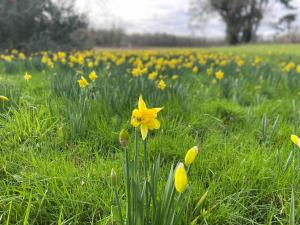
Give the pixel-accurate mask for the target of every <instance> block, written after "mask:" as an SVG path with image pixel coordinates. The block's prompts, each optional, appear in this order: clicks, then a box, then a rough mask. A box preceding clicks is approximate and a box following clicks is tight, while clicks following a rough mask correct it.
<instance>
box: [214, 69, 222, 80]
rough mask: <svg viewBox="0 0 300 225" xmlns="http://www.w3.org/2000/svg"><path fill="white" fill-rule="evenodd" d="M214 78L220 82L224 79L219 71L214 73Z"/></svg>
mask: <svg viewBox="0 0 300 225" xmlns="http://www.w3.org/2000/svg"><path fill="white" fill-rule="evenodd" d="M215 76H216V78H217V79H218V80H221V79H223V78H224V73H223V72H222V71H221V70H219V71H217V72H216V74H215Z"/></svg>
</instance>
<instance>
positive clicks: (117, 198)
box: [114, 187, 124, 225]
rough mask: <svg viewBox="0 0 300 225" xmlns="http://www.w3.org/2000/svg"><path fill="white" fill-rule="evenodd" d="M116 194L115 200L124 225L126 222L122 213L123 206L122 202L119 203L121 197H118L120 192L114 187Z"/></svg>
mask: <svg viewBox="0 0 300 225" xmlns="http://www.w3.org/2000/svg"><path fill="white" fill-rule="evenodd" d="M114 192H115V199H116V204H117V207H118V212H119V216H120V220H121V224H122V225H124V220H123V217H122V211H121V205H120V201H119V195H118V191H117V188H116V187H114Z"/></svg>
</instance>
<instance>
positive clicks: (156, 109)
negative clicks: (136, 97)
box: [151, 107, 163, 113]
mask: <svg viewBox="0 0 300 225" xmlns="http://www.w3.org/2000/svg"><path fill="white" fill-rule="evenodd" d="M151 109H153V110H154V111H155V113H158V112H159V111H160V110H162V109H163V107H162V108H151Z"/></svg>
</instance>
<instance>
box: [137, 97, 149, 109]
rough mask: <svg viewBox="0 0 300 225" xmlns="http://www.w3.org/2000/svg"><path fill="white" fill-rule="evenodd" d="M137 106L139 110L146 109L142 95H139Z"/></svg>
mask: <svg viewBox="0 0 300 225" xmlns="http://www.w3.org/2000/svg"><path fill="white" fill-rule="evenodd" d="M138 107H139V110H146V109H147V106H146V103H145V102H144V100H143V97H142V96H141V95H140V97H139V102H138Z"/></svg>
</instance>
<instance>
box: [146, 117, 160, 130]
mask: <svg viewBox="0 0 300 225" xmlns="http://www.w3.org/2000/svg"><path fill="white" fill-rule="evenodd" d="M147 125H148V128H149V129H150V130H153V129H159V128H160V122H159V121H158V120H157V119H152V120H150V121H149V123H148V124H147Z"/></svg>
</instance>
